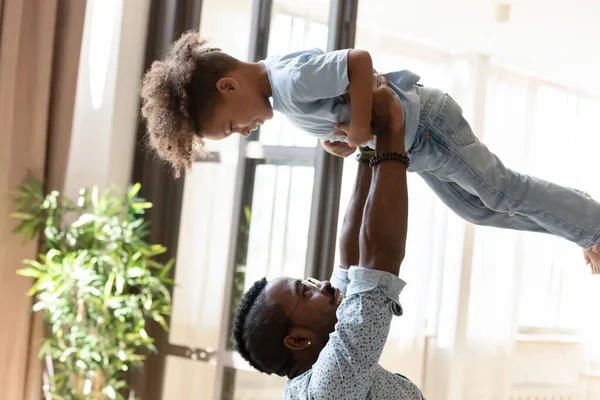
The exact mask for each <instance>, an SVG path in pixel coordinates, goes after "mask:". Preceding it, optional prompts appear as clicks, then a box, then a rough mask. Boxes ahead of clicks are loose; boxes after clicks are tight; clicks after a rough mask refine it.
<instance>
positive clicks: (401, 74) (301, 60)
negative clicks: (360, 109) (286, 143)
mask: <svg viewBox="0 0 600 400" xmlns="http://www.w3.org/2000/svg"><path fill="white" fill-rule="evenodd" d="M349 51H350V50H338V51H332V52H329V53H325V52H323V51H322V50H319V49H311V50H305V51H300V52H297V53H291V54H288V55H285V56H273V57H269V58H267V59H266V60H263V61H261V62H262V63H263V64H264V65H265V66H266V67H267V71H268V74H269V81H270V83H271V89H272V92H273V109H274V110H276V111H279V112H281V113H282V114H284V115H285V116H286V117H287V118H288V119H289V120H290V122H291V123H292V124H293V125H295V126H297V127H298V128H300V129H302V130H303V131H306V132H307V133H309V134H311V135H313V136H316V137H317V138H319V139H323V140H332V141H345V140H346V138H344V137H342V138H340V137H334V136H333V133H334V131H335V129H334V127H333V124H334V123H336V122H349V121H350V106H349V105H347V104H345V103H344V101H343V99H342V97H341V96H342V95H343V94H345V93H347V92H348V85H349V83H350V81H349V79H348V53H349ZM382 75H383V76H385V77H386V78H387V80H388V84H389V87H390V88H391V89H392V90H393V91H394V92H395V93H396V95H397V96H398V98H399V99H400V103H401V104H402V108H403V111H404V121H405V132H404V136H405V143H406V144H407V148H410V147H409V145H410V144H411V143H412V142H413V139H414V136H415V134H416V131H417V127H418V125H419V116H420V112H421V102H420V99H419V96H418V95H417V92H416V90H415V87H414V86H415V84H416V83H417V82H418V81H419V79H420V77H419V76H418V75H416V74H414V73H413V72H411V71H408V70H404V71H397V72H390V73H385V74H382Z"/></svg>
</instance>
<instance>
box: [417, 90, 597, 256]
mask: <svg viewBox="0 0 600 400" xmlns="http://www.w3.org/2000/svg"><path fill="white" fill-rule="evenodd" d="M418 93H419V95H420V96H421V101H422V104H423V108H422V115H421V123H420V126H419V131H420V132H419V133H418V134H417V136H418V137H422V140H421V143H420V144H419V145H418V146H417V147H416V148H415V149H414V150H411V170H413V171H416V172H419V173H420V172H423V171H426V172H428V173H429V174H431V175H433V176H435V177H436V178H437V179H439V180H442V181H446V182H454V183H455V184H456V185H458V186H459V187H461V188H462V189H463V191H464V192H466V193H470V194H472V195H473V196H476V197H478V198H479V199H480V200H481V204H483V205H485V207H487V208H489V209H490V210H492V211H495V212H496V213H499V214H501V215H502V216H498V219H501V218H505V220H506V222H505V223H499V222H498V219H494V221H495V225H493V226H504V227H515V226H516V225H517V221H521V220H515V219H514V216H517V215H522V216H525V217H527V218H528V219H530V220H531V221H533V222H534V223H535V224H536V225H538V226H539V227H540V228H542V229H543V230H546V231H548V232H550V233H552V234H554V235H557V236H560V237H563V238H565V239H567V240H570V241H572V242H574V243H576V244H578V245H579V246H581V247H583V248H584V249H590V248H593V247H594V246H596V244H597V243H598V241H600V204H599V203H597V202H595V201H593V200H591V199H588V198H586V197H585V196H583V195H582V194H581V193H578V192H576V191H573V190H570V189H567V188H564V187H562V186H559V185H556V184H553V183H551V182H547V181H544V180H541V179H537V178H534V177H530V176H527V175H522V174H519V173H517V172H514V171H512V170H510V169H508V168H506V167H505V166H504V165H503V164H502V162H501V161H500V160H499V159H498V157H496V156H495V155H494V154H492V153H491V152H490V151H489V150H488V149H487V147H486V146H485V145H483V144H482V143H481V142H479V140H478V139H477V138H476V137H475V135H474V134H473V132H472V130H471V128H470V126H469V124H468V123H467V121H466V120H465V119H464V118H463V116H462V110H461V109H460V107H459V106H458V104H456V103H455V102H454V100H452V98H451V97H450V96H448V95H445V94H444V93H442V92H440V91H439V90H435V89H428V88H418ZM554 157H556V162H558V163H560V162H561V159H560V156H559V155H554ZM467 212H468V211H467ZM468 214H469V215H473V216H474V217H476V216H477V215H478V214H477V213H475V212H468ZM511 219H512V220H511ZM482 224H485V225H487V224H488V223H487V221H485V220H483V221H482ZM524 226H527V227H529V228H531V229H527V230H534V231H540V230H539V229H536V228H535V227H534V226H533V225H524ZM515 229H518V228H515Z"/></svg>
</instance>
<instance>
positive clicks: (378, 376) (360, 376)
mask: <svg viewBox="0 0 600 400" xmlns="http://www.w3.org/2000/svg"><path fill="white" fill-rule="evenodd" d="M331 284H332V285H333V286H334V287H336V288H338V289H340V291H341V292H344V291H345V293H346V297H345V298H344V301H343V302H342V304H340V307H339V308H338V311H337V318H338V323H337V325H336V327H335V332H333V333H332V334H331V335H330V338H329V342H328V343H327V345H326V346H325V348H324V349H323V350H322V351H321V354H320V355H319V359H318V360H317V362H316V363H315V364H314V365H313V368H312V369H311V370H309V371H307V372H305V373H304V374H302V375H300V376H298V377H296V378H294V379H291V380H289V381H288V382H287V384H286V387H285V391H284V394H283V399H284V400H296V399H297V400H309V399H310V400H334V399H335V400H371V399H372V400H396V399H397V400H405V399H406V400H423V395H422V394H421V391H420V390H419V388H417V386H416V385H415V384H414V383H412V382H411V381H410V380H408V379H407V378H405V377H403V376H401V375H398V374H394V373H391V372H389V371H387V370H385V369H383V368H382V367H381V366H379V358H380V357H381V353H382V352H383V347H384V345H385V342H386V340H387V336H388V333H389V331H390V323H391V321H392V316H394V315H396V316H400V315H402V307H401V306H400V302H399V300H398V298H399V295H400V292H401V291H402V289H404V286H405V285H406V283H405V282H404V281H403V280H401V279H400V278H398V277H397V276H394V275H392V274H389V273H387V272H381V271H375V270H369V269H365V268H359V267H352V268H350V269H349V270H343V269H341V268H336V269H335V271H334V273H333V276H332V279H331Z"/></svg>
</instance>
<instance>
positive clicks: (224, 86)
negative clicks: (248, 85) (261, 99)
mask: <svg viewBox="0 0 600 400" xmlns="http://www.w3.org/2000/svg"><path fill="white" fill-rule="evenodd" d="M217 90H218V91H219V92H221V93H223V94H225V93H227V92H233V91H236V90H240V84H239V83H238V81H236V80H235V79H233V78H229V77H225V78H221V79H219V80H218V81H217Z"/></svg>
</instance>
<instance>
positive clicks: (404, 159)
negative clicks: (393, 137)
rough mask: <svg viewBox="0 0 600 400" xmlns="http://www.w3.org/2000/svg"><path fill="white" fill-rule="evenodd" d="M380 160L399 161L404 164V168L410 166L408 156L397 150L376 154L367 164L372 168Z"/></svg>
mask: <svg viewBox="0 0 600 400" xmlns="http://www.w3.org/2000/svg"><path fill="white" fill-rule="evenodd" d="M382 161H400V162H401V163H402V164H404V165H406V168H408V167H409V166H410V158H408V155H406V153H397V152H392V153H383V154H378V155H376V156H374V157H373V158H371V159H370V160H369V166H370V167H371V168H373V167H374V166H376V165H377V164H379V163H381V162H382Z"/></svg>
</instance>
